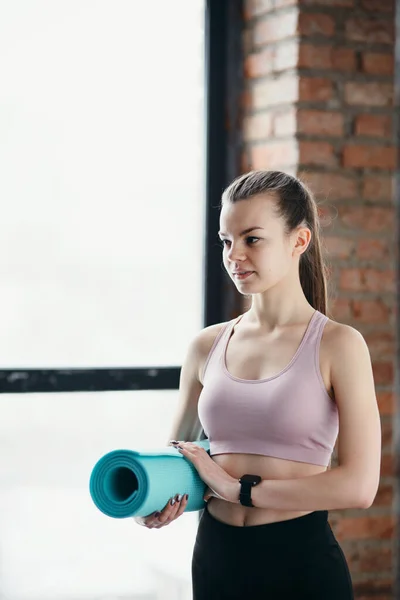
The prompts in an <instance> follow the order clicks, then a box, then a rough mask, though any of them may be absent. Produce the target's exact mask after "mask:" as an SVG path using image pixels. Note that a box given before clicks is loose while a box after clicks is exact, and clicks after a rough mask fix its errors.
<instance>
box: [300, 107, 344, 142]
mask: <svg viewBox="0 0 400 600" xmlns="http://www.w3.org/2000/svg"><path fill="white" fill-rule="evenodd" d="M343 118H344V116H343V114H342V113H341V112H333V111H325V110H307V109H300V110H299V111H298V113H297V124H298V125H297V127H298V133H304V134H308V135H322V136H342V135H344V131H343Z"/></svg>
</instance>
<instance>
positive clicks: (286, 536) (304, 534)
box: [200, 504, 333, 544]
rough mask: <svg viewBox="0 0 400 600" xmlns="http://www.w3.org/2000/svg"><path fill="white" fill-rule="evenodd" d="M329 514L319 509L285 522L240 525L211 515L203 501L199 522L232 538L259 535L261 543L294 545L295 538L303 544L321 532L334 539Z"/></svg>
mask: <svg viewBox="0 0 400 600" xmlns="http://www.w3.org/2000/svg"><path fill="white" fill-rule="evenodd" d="M328 515H329V512H328V511H327V510H318V511H314V512H311V513H309V514H308V515H303V516H300V517H295V518H294V519H288V520H286V521H275V522H274V523H264V524H261V525H250V526H246V527H240V526H237V525H229V524H228V523H223V522H222V521H219V520H218V519H216V518H215V517H213V516H212V515H211V514H210V512H209V510H208V506H207V504H206V506H205V508H204V512H203V515H202V518H201V521H200V523H201V522H202V521H204V523H203V524H204V525H205V526H206V527H207V526H208V527H209V528H211V529H212V530H214V532H215V533H216V534H217V535H223V536H224V537H225V538H233V539H235V540H238V539H239V540H242V539H247V538H249V539H251V541H253V542H255V541H257V539H258V538H259V539H260V540H261V541H262V542H263V543H271V544H277V543H279V544H282V543H283V544H295V543H296V541H299V543H300V542H301V543H302V544H303V543H304V542H305V541H307V542H313V541H315V540H316V539H318V538H319V537H320V536H322V535H324V536H326V535H328V536H329V537H332V538H333V532H332V530H331V528H330V525H329V522H328Z"/></svg>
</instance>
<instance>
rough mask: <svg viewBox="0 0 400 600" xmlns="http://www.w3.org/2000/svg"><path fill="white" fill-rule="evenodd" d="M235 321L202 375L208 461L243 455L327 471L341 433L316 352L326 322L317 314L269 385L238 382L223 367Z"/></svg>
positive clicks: (266, 381) (220, 336)
mask: <svg viewBox="0 0 400 600" xmlns="http://www.w3.org/2000/svg"><path fill="white" fill-rule="evenodd" d="M242 316H243V315H241V316H240V317H238V318H237V319H233V320H232V321H229V322H228V323H227V324H226V326H225V327H223V328H222V329H221V331H220V332H219V334H218V336H217V337H216V339H215V340H214V343H213V345H212V348H211V350H210V352H209V355H208V357H207V360H206V363H205V365H204V371H203V389H202V391H201V393H200V396H199V401H198V414H199V419H200V422H201V424H202V427H203V429H204V432H205V434H206V436H207V437H208V439H209V441H210V455H211V456H213V455H214V454H224V453H245V454H261V455H264V456H273V457H276V458H283V459H287V460H295V461H299V462H306V463H311V464H316V465H323V466H328V464H329V461H330V458H331V454H332V451H333V448H334V446H335V442H336V438H337V435H338V431H339V419H338V410H337V406H336V403H335V402H334V401H333V400H332V399H331V398H330V396H329V394H328V393H327V391H326V388H325V385H324V382H323V379H322V376H321V372H320V368H319V347H320V342H321V337H322V332H323V329H324V326H325V324H326V322H327V321H328V317H326V316H325V315H323V314H322V313H321V312H319V311H317V310H316V311H315V312H314V314H313V316H312V317H311V320H310V322H309V324H308V327H307V330H306V332H305V334H304V336H303V339H302V341H301V343H300V346H299V347H298V349H297V351H296V353H295V355H294V356H293V358H292V360H291V361H290V363H289V364H288V365H287V366H286V367H285V368H284V369H283V370H282V371H280V373H278V374H277V375H273V376H272V377H268V378H267V379H250V380H249V379H239V378H238V377H234V376H233V375H231V374H230V373H229V372H228V370H227V368H226V362H225V354H226V348H227V346H228V342H229V339H230V337H231V334H232V331H233V328H234V326H235V325H236V323H237V322H238V321H239V320H240V319H241V317H242Z"/></svg>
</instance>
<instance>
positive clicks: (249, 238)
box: [221, 236, 260, 246]
mask: <svg viewBox="0 0 400 600" xmlns="http://www.w3.org/2000/svg"><path fill="white" fill-rule="evenodd" d="M259 239H260V238H257V237H254V236H250V237H248V238H246V242H247V243H250V245H253V244H254V243H255V242H249V240H256V241H258V240H259ZM225 242H228V244H230V241H229V240H221V246H226V243H225Z"/></svg>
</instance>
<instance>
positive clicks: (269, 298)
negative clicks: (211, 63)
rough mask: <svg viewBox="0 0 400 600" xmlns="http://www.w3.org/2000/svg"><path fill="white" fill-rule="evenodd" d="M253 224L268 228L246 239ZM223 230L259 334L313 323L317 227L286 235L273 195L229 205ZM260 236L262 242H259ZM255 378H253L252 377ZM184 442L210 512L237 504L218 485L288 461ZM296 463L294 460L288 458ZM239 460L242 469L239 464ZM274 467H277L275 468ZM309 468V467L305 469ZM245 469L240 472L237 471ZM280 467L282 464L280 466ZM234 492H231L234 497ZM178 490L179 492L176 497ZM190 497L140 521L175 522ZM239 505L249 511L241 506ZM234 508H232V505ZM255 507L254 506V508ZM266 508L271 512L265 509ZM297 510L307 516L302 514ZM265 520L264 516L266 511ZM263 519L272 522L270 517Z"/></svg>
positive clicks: (228, 258) (229, 265)
mask: <svg viewBox="0 0 400 600" xmlns="http://www.w3.org/2000/svg"><path fill="white" fill-rule="evenodd" d="M253 225H260V226H261V227H264V231H263V230H255V231H253V232H250V233H249V234H246V236H244V237H240V235H239V233H240V232H241V231H242V230H244V229H246V228H248V227H250V226H253ZM220 231H221V232H225V233H227V234H228V235H227V236H223V235H221V236H220V238H221V240H226V241H224V242H223V263H224V267H225V269H226V270H227V272H228V273H229V275H230V277H231V278H232V280H233V281H234V283H235V285H236V287H237V289H238V291H239V292H240V293H242V294H246V295H247V294H251V295H252V307H251V310H250V311H248V312H247V313H246V318H247V319H246V320H247V324H248V326H250V327H252V328H253V329H255V330H258V332H259V333H260V332H261V333H262V332H269V331H273V330H274V329H275V328H276V327H279V325H280V324H284V323H287V322H290V321H291V320H296V319H299V320H300V321H301V320H302V319H303V320H306V321H308V320H309V319H310V318H311V316H312V314H313V312H314V309H313V308H312V307H310V305H309V304H308V302H307V300H306V298H305V296H304V293H303V290H302V288H301V285H300V279H299V274H298V271H299V260H300V256H301V254H302V253H303V252H305V251H306V250H307V247H308V245H309V243H310V240H311V231H310V230H309V228H307V227H299V228H297V229H296V230H295V231H294V232H292V233H291V234H290V235H287V234H286V233H285V223H284V220H283V219H282V218H281V217H279V216H277V214H276V204H275V198H274V196H273V195H268V194H263V195H260V196H255V197H253V198H251V199H249V200H244V201H240V202H237V203H235V204H227V205H225V206H224V207H223V208H222V210H221V213H220ZM256 240H258V241H256ZM235 267H238V268H239V270H252V271H253V270H254V271H256V274H255V275H252V276H251V277H250V278H249V279H248V280H242V281H241V280H238V279H236V277H235V276H234V275H233V274H232V271H233V270H236V269H235ZM248 378H250V377H248ZM177 442H179V446H180V451H181V452H182V453H183V454H184V455H185V456H186V458H187V459H188V460H191V462H192V463H193V464H194V465H195V466H196V468H197V470H198V471H199V473H201V476H202V479H203V481H205V482H206V483H207V484H208V486H209V487H208V488H207V490H206V494H205V499H206V500H207V501H208V505H209V510H210V512H212V507H211V505H212V502H211V501H210V500H212V501H213V502H214V500H215V499H217V500H219V502H221V503H222V504H224V505H225V511H226V505H227V504H228V503H229V505H230V508H231V507H233V504H234V503H235V504H236V498H234V497H233V494H235V493H236V492H235V488H234V487H232V488H230V489H231V490H232V491H233V494H232V492H230V494H227V493H226V492H225V490H223V491H222V490H221V492H222V493H218V491H217V489H216V488H219V487H222V486H221V483H222V482H225V483H226V486H229V484H233V482H235V483H236V482H237V478H238V477H240V475H241V474H242V473H244V472H248V473H253V472H254V473H260V474H261V475H264V476H266V475H268V476H270V477H273V476H274V474H273V473H274V472H276V470H277V468H276V466H275V464H276V463H277V462H280V463H281V462H282V461H281V460H279V461H278V459H274V458H270V457H262V456H254V455H240V454H235V455H234V456H233V457H232V456H231V455H217V456H214V457H213V458H212V459H211V458H210V456H209V455H208V454H207V453H206V452H205V451H204V450H203V449H202V448H198V447H197V446H194V445H191V444H190V443H189V442H184V441H179V440H178V441H177ZM284 462H286V463H293V461H284ZM235 464H236V469H235V468H234V465H235ZM269 465H271V467H270V466H269ZM294 465H295V468H296V466H297V467H299V471H300V472H301V476H304V475H306V474H314V473H318V472H323V471H324V470H325V468H324V467H318V466H316V465H310V466H309V467H310V468H309V469H307V465H302V464H300V463H294ZM305 467H306V468H305ZM238 468H239V470H240V474H237V473H236V472H235V470H237V469H238ZM279 468H280V467H279ZM228 495H229V496H230V497H229V498H228ZM177 496H178V494H177V495H176V496H175V498H176V497H177ZM186 505H187V501H185V499H184V498H183V499H182V500H181V502H179V501H178V502H176V503H175V504H174V506H171V504H170V502H168V503H167V505H166V506H165V507H164V508H163V509H162V510H161V511H160V514H158V515H157V513H152V514H151V515H148V516H147V517H143V518H135V521H136V522H137V523H138V524H139V525H143V526H145V527H147V528H149V529H154V528H156V529H160V528H161V527H165V526H166V525H169V524H170V523H171V522H172V521H174V520H175V519H177V518H179V516H180V515H181V514H183V512H184V510H185V507H186ZM237 508H239V510H240V509H242V510H243V509H245V508H244V507H242V506H241V505H238V506H237ZM228 510H229V508H228ZM248 510H253V511H254V509H248ZM264 512H265V511H264ZM296 514H306V513H305V512H303V513H299V512H298V513H296ZM215 516H217V517H218V518H220V520H223V521H227V522H231V523H235V522H236V523H235V524H238V525H239V524H243V523H241V522H238V521H242V520H243V516H242V515H240V516H236V517H235V516H234V515H231V518H230V519H229V518H227V515H226V513H225V515H224V514H223V511H218V510H217V511H216V512H215ZM291 516H292V513H286V516H285V517H280V519H282V518H290V517H291ZM260 518H261V519H262V518H263V517H262V516H261V515H260ZM267 521H268V518H267ZM262 522H266V520H265V517H264V520H263V521H262Z"/></svg>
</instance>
